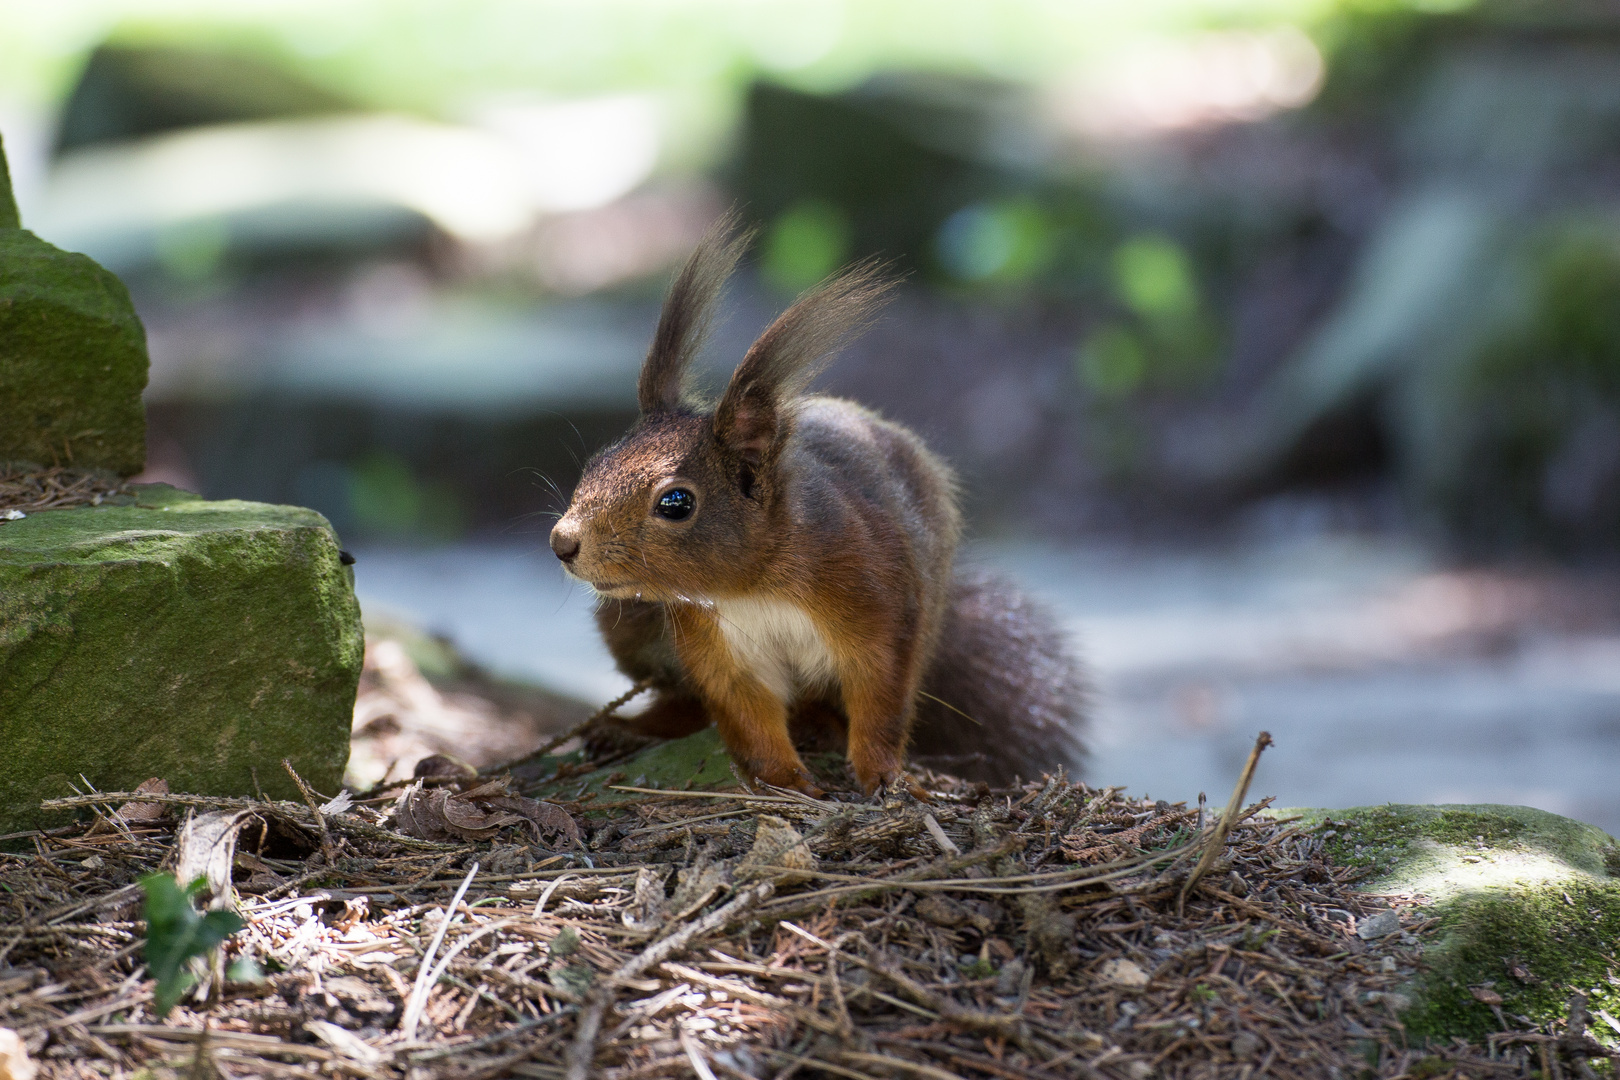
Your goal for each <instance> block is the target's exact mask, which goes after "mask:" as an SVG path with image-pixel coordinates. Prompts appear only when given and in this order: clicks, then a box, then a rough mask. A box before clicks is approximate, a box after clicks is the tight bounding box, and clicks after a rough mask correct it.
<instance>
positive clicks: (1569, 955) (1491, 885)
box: [1285, 804, 1620, 1043]
mask: <svg viewBox="0 0 1620 1080" xmlns="http://www.w3.org/2000/svg"><path fill="white" fill-rule="evenodd" d="M1285 813H1287V814H1289V815H1293V814H1303V815H1304V817H1305V818H1306V820H1307V821H1309V822H1312V823H1315V824H1317V825H1318V826H1319V827H1320V828H1321V829H1322V830H1323V831H1324V833H1327V832H1331V833H1332V835H1331V836H1329V837H1328V838H1327V841H1326V843H1325V845H1324V850H1325V853H1326V854H1327V855H1328V856H1329V857H1330V858H1332V859H1333V861H1335V862H1336V863H1339V864H1340V865H1361V866H1366V867H1369V868H1371V869H1372V870H1373V871H1374V874H1373V876H1372V877H1371V878H1370V879H1368V880H1367V881H1366V882H1364V883H1363V884H1362V885H1361V886H1360V887H1361V888H1362V889H1363V890H1364V891H1365V892H1368V893H1371V894H1375V895H1387V896H1397V895H1398V896H1406V897H1411V898H1414V899H1415V900H1417V902H1418V903H1419V905H1420V906H1421V907H1422V908H1423V913H1424V915H1426V916H1429V917H1438V918H1439V920H1440V923H1439V925H1438V927H1436V929H1435V931H1434V933H1433V935H1432V936H1431V937H1429V938H1427V939H1426V940H1425V942H1424V944H1423V964H1422V967H1421V968H1420V970H1419V972H1418V974H1417V975H1416V976H1415V977H1414V978H1413V979H1412V981H1411V982H1410V983H1409V984H1408V985H1407V986H1406V987H1404V988H1403V990H1402V993H1401V996H1402V998H1404V999H1405V1001H1406V1003H1407V1007H1406V1008H1405V1009H1403V1010H1402V1012H1401V1021H1402V1023H1403V1024H1404V1025H1405V1027H1406V1031H1407V1033H1408V1035H1410V1036H1413V1037H1416V1038H1419V1039H1426V1040H1431V1041H1437V1042H1442V1043H1443V1042H1445V1041H1447V1040H1449V1039H1451V1038H1453V1037H1457V1036H1461V1037H1464V1038H1469V1039H1474V1040H1479V1039H1483V1038H1484V1037H1485V1036H1487V1035H1489V1034H1491V1033H1493V1032H1496V1031H1499V1030H1501V1022H1500V1021H1499V1020H1498V1019H1497V1017H1496V1015H1495V1014H1494V1013H1493V1012H1492V1010H1491V1006H1490V1004H1489V1003H1488V1000H1489V998H1490V994H1491V993H1494V994H1497V995H1500V997H1501V1004H1500V1005H1498V1006H1497V1008H1499V1009H1500V1010H1501V1011H1502V1013H1503V1014H1504V1015H1505V1016H1508V1017H1527V1018H1529V1020H1530V1022H1531V1023H1533V1024H1543V1023H1546V1022H1548V1021H1550V1020H1554V1019H1558V1018H1562V1017H1564V1016H1565V1015H1566V1013H1567V1011H1568V1006H1569V999H1570V995H1571V994H1572V993H1575V992H1579V993H1581V994H1584V995H1586V996H1587V998H1588V1000H1589V1001H1590V1006H1591V1008H1592V1009H1593V1010H1594V1011H1595V1010H1597V1009H1604V1010H1606V1011H1607V1012H1608V1013H1609V1014H1610V1015H1620V984H1616V982H1615V981H1614V979H1613V977H1612V976H1613V973H1614V959H1613V957H1614V947H1615V942H1616V941H1620V844H1617V843H1616V841H1615V839H1614V838H1613V837H1611V836H1609V835H1608V834H1607V833H1605V832H1604V831H1603V830H1601V829H1599V828H1596V827H1595V826H1592V825H1587V824H1584V823H1582V822H1579V821H1572V820H1570V819H1569V818H1565V817H1560V816H1558V815H1557V814H1550V813H1547V812H1546V811H1544V810H1535V809H1531V808H1530V807H1527V806H1497V805H1490V804H1481V805H1453V806H1402V805H1398V804H1391V805H1387V806H1364V807H1356V808H1354V809H1350V810H1306V811H1293V810H1291V811H1285ZM1476 990H1477V991H1480V994H1479V995H1476V993H1475V991H1476ZM1486 991H1489V993H1486ZM1482 996H1483V997H1484V998H1485V999H1486V1000H1481V997H1482ZM1521 1022H1522V1021H1521Z"/></svg>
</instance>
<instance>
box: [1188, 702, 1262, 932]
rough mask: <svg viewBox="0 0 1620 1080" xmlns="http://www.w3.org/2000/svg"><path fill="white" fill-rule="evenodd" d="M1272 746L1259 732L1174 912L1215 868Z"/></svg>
mask: <svg viewBox="0 0 1620 1080" xmlns="http://www.w3.org/2000/svg"><path fill="white" fill-rule="evenodd" d="M1270 745H1271V732H1269V731H1262V732H1261V733H1260V736H1259V738H1257V739H1255V740H1254V749H1253V750H1250V751H1249V760H1248V761H1246V762H1244V764H1243V775H1242V776H1239V777H1238V782H1237V787H1235V788H1233V789H1232V798H1231V799H1230V800H1229V801H1228V802H1227V804H1226V811H1225V813H1223V814H1221V820H1220V821H1218V822H1216V823H1215V831H1214V832H1212V833H1210V834H1209V841H1208V843H1207V844H1205V846H1204V854H1203V856H1202V857H1200V858H1199V860H1198V865H1197V866H1195V867H1193V872H1192V873H1191V874H1189V875H1187V881H1186V884H1184V885H1182V886H1181V895H1180V896H1179V897H1177V898H1176V908H1177V911H1178V912H1179V911H1180V910H1181V907H1182V905H1183V904H1185V903H1186V901H1187V894H1188V893H1190V892H1191V891H1192V889H1193V886H1194V885H1197V884H1198V882H1199V879H1200V878H1202V877H1203V876H1204V875H1205V874H1207V873H1209V868H1210V867H1211V866H1214V865H1215V858H1216V856H1217V855H1219V854H1220V853H1221V848H1222V847H1223V846H1224V845H1225V843H1226V834H1227V833H1229V832H1231V831H1232V826H1233V825H1234V824H1235V823H1236V822H1237V816H1238V812H1239V811H1240V810H1242V809H1243V800H1244V798H1245V797H1246V796H1247V795H1248V794H1249V782H1250V781H1251V780H1253V779H1254V767H1255V766H1256V765H1258V764H1260V755H1261V753H1262V752H1263V751H1264V750H1265V748H1266V747H1268V746H1270Z"/></svg>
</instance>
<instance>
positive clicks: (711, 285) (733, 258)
mask: <svg viewBox="0 0 1620 1080" xmlns="http://www.w3.org/2000/svg"><path fill="white" fill-rule="evenodd" d="M751 238H752V233H748V232H743V233H739V232H738V231H737V215H736V213H735V212H731V213H727V214H725V215H724V216H723V217H721V218H720V220H718V221H716V222H715V223H714V224H713V225H711V226H709V231H708V232H706V233H705V234H704V236H703V239H702V240H700V241H699V242H698V246H697V250H696V251H694V252H692V257H691V258H690V259H687V260H686V265H685V266H683V267H681V272H680V273H679V274H676V275H675V281H674V283H673V284H671V285H670V287H669V295H668V296H666V297H665V298H664V310H663V312H662V314H660V315H659V317H658V329H657V331H655V332H654V334H653V340H652V346H651V347H650V348H648V350H647V359H646V360H644V361H643V362H642V365H641V379H640V381H639V382H638V383H637V385H636V400H637V402H638V403H639V404H640V406H641V412H642V414H643V415H648V414H651V413H658V412H668V411H669V410H671V409H674V408H676V407H677V406H679V405H680V403H681V390H682V387H683V383H684V381H685V377H686V370H687V368H688V367H689V366H690V365H691V363H692V358H693V357H694V356H696V355H697V353H698V350H699V349H701V348H702V347H703V341H704V339H705V338H707V337H708V333H709V323H710V320H711V317H712V316H713V314H714V304H715V301H716V300H717V299H718V298H719V296H720V288H721V286H723V285H724V284H725V283H726V278H728V277H730V276H731V270H732V268H733V267H735V266H736V265H737V260H738V258H740V257H741V256H742V253H743V249H744V248H746V247H747V246H748V241H749V240H750V239H751Z"/></svg>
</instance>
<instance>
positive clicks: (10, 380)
mask: <svg viewBox="0 0 1620 1080" xmlns="http://www.w3.org/2000/svg"><path fill="white" fill-rule="evenodd" d="M0 203H4V204H5V205H7V206H9V205H10V200H9V193H6V194H4V195H0ZM4 213H5V211H3V210H0V216H3V215H4ZM146 372H147V357H146V332H145V330H143V329H142V328H141V322H140V320H139V319H138V318H136V316H135V308H134V306H133V305H132V304H131V303H130V300H129V293H128V292H127V291H126V290H125V288H124V285H123V283H122V282H121V281H119V280H118V279H117V278H116V277H114V276H113V275H112V274H111V273H109V272H108V271H106V270H104V269H102V268H101V267H100V266H97V265H96V264H95V263H94V262H92V261H91V260H90V259H88V258H86V257H85V256H83V255H74V254H70V253H69V252H66V251H62V250H60V249H58V248H55V247H52V246H51V245H50V244H47V243H46V242H45V241H43V240H41V239H39V238H38V237H36V236H35V235H34V234H33V233H30V232H27V231H25V230H22V229H15V228H0V417H3V418H4V421H3V422H0V462H3V461H33V462H39V463H41V464H45V465H73V466H76V467H78V468H82V469H105V470H107V471H109V472H114V473H117V474H119V475H120V476H130V475H133V474H135V473H137V472H139V471H140V470H141V468H142V466H143V465H144V464H145V461H146V412H145V409H144V407H143V406H142V404H141V391H142V390H143V389H145V387H146Z"/></svg>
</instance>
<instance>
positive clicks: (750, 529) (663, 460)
mask: <svg viewBox="0 0 1620 1080" xmlns="http://www.w3.org/2000/svg"><path fill="white" fill-rule="evenodd" d="M747 241H748V237H747V236H746V235H737V233H736V230H735V226H734V222H733V220H732V219H731V218H730V217H729V216H728V217H727V218H725V219H722V220H721V221H720V222H719V223H718V224H717V225H716V226H715V227H714V228H713V229H711V230H710V231H709V234H708V235H707V236H706V237H705V238H704V239H703V241H702V243H700V244H699V245H698V249H697V251H696V252H694V253H693V255H692V257H691V259H689V260H688V261H687V263H686V265H685V266H684V267H682V269H681V271H680V273H679V274H678V275H676V278H675V282H674V284H673V285H671V286H670V290H669V296H668V297H667V298H666V299H665V301H664V309H663V313H662V314H661V316H660V317H659V320H658V329H657V331H656V332H655V334H654V336H653V342H652V346H651V348H650V349H649V350H648V352H647V359H646V361H645V362H644V363H643V364H642V368H641V378H640V381H639V383H638V384H637V399H638V402H639V404H640V407H641V417H640V419H639V420H638V421H637V422H636V425H635V427H633V428H632V429H631V430H630V432H629V434H627V435H626V436H625V437H624V438H623V439H620V440H619V441H618V442H617V443H614V444H613V445H612V446H609V447H608V448H606V449H605V450H603V451H601V452H600V453H598V454H597V455H596V456H595V457H593V458H592V459H591V460H590V461H589V462H587V463H586V465H585V473H584V475H583V476H582V477H581V478H580V481H579V486H578V487H576V488H575V489H574V497H573V499H572V501H570V503H569V505H568V511H567V513H565V514H564V515H563V516H562V518H561V519H560V520H559V521H558V522H557V524H556V525H555V526H553V528H552V530H551V550H552V551H554V552H555V553H556V555H557V558H559V559H560V560H562V564H563V567H564V569H565V570H566V571H567V572H568V573H569V574H570V575H572V576H573V577H576V578H578V579H580V580H581V581H584V582H586V583H587V584H589V585H590V586H592V587H593V588H594V589H595V590H596V591H597V592H598V593H601V594H602V595H604V596H609V597H613V598H616V599H630V598H634V597H638V596H639V597H642V598H645V599H647V600H663V601H670V600H680V599H706V598H719V597H724V596H727V595H734V594H735V593H737V592H741V591H746V590H747V589H748V588H749V587H750V585H751V584H752V583H753V580H754V578H755V576H756V575H757V574H758V572H759V568H760V567H761V566H762V565H763V563H764V562H765V561H766V560H768V559H769V557H770V555H771V553H772V552H773V551H774V550H776V549H777V548H778V547H779V545H780V544H782V543H785V542H788V539H789V538H788V537H787V536H786V535H785V532H786V528H787V522H786V520H785V515H784V507H785V503H784V495H785V493H786V488H787V484H788V483H789V482H790V477H788V476H787V475H786V473H785V471H784V468H783V451H784V449H785V447H786V446H787V443H788V440H789V439H790V438H791V437H792V434H793V420H794V413H795V408H796V405H797V402H798V400H799V397H800V395H801V394H802V393H803V391H804V388H805V386H806V384H808V383H809V381H810V379H811V378H812V377H813V376H814V375H815V374H816V372H817V371H819V370H820V368H821V366H822V364H823V363H825V361H826V360H827V359H828V357H829V354H830V353H831V352H832V351H833V349H834V348H835V347H836V346H837V345H838V343H839V342H840V341H841V340H843V339H844V337H845V336H846V335H847V334H848V333H849V332H850V331H851V330H852V329H854V328H855V327H856V326H858V325H860V324H862V323H864V322H865V321H867V320H868V319H869V318H870V317H871V315H872V313H873V312H874V311H875V310H876V308H877V307H878V305H879V304H880V303H881V302H882V300H883V298H884V295H885V294H886V293H887V292H888V289H889V285H888V283H887V282H886V281H884V280H883V278H882V277H881V275H880V274H879V272H878V268H877V267H876V266H874V265H872V264H870V263H867V264H862V265H859V266H857V267H855V268H854V269H852V270H849V271H846V272H845V273H843V274H841V275H838V276H836V277H834V278H831V279H829V280H828V281H827V282H825V283H823V284H822V285H820V286H818V287H817V288H816V289H814V290H812V291H811V292H809V293H807V294H806V295H804V296H803V297H801V298H800V299H799V300H798V302H797V303H795V304H794V305H793V306H792V307H790V308H788V310H787V311H785V312H783V313H782V314H781V316H779V317H778V318H777V320H776V321H775V322H773V323H772V324H771V325H770V326H769V327H767V328H766V330H765V332H764V333H763V334H761V335H760V336H759V339H758V340H757V341H755V342H754V344H753V346H752V347H751V348H749V350H748V353H747V354H746V355H745V356H744V357H743V359H742V362H741V363H740V364H738V365H737V370H736V371H735V372H734V373H733V374H732V376H731V381H730V383H729V384H728V385H727V386H726V390H725V393H724V394H723V395H721V398H720V401H719V403H718V404H717V405H715V406H714V407H713V408H712V409H710V408H706V407H705V406H704V405H703V404H702V403H700V402H697V401H695V400H693V399H692V398H690V397H689V396H688V395H687V393H686V386H685V383H686V376H687V373H688V370H689V369H690V367H691V363H692V360H693V357H694V356H695V355H696V354H697V352H698V350H699V349H700V348H701V347H702V344H703V341H704V339H705V338H706V336H707V330H708V327H709V322H710V318H711V316H712V314H713V311H714V306H715V301H716V298H717V297H718V295H719V293H720V289H721V287H722V286H723V285H724V284H725V280H726V278H727V277H728V276H729V275H730V273H731V270H732V268H733V267H734V266H735V265H736V263H737V259H738V258H739V257H740V256H741V254H742V251H743V249H744V247H746V245H747Z"/></svg>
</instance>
